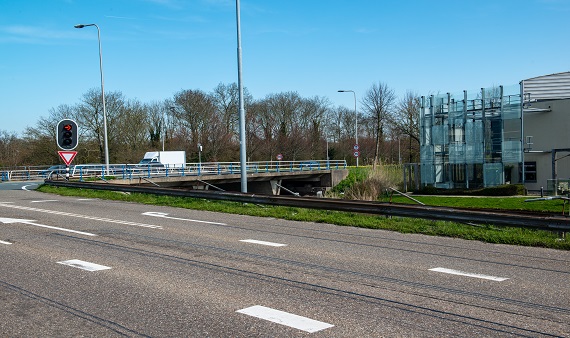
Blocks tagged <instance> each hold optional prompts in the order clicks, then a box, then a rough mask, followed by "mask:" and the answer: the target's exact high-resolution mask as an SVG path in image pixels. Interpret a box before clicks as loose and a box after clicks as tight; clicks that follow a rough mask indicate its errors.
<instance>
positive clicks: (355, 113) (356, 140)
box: [338, 90, 360, 167]
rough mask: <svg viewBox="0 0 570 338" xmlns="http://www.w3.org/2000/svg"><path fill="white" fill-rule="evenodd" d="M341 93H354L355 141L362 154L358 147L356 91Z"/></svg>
mask: <svg viewBox="0 0 570 338" xmlns="http://www.w3.org/2000/svg"><path fill="white" fill-rule="evenodd" d="M338 92H339V93H352V94H353V95H354V121H355V122H354V139H355V143H356V146H357V147H358V151H359V152H360V147H359V146H358V113H357V112H356V93H355V92H354V90H339V91H338ZM359 157H360V156H357V157H356V166H357V167H358V158H359Z"/></svg>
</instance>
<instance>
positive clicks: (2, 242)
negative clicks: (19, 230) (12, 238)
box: [0, 241, 12, 245]
mask: <svg viewBox="0 0 570 338" xmlns="http://www.w3.org/2000/svg"><path fill="white" fill-rule="evenodd" d="M0 244H6V245H10V244H12V243H10V242H5V241H0Z"/></svg>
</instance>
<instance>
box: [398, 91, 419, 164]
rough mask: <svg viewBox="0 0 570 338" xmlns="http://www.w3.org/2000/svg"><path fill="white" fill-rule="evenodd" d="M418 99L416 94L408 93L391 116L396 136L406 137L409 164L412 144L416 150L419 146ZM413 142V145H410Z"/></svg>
mask: <svg viewBox="0 0 570 338" xmlns="http://www.w3.org/2000/svg"><path fill="white" fill-rule="evenodd" d="M419 120H420V97H419V96H418V94H416V93H414V92H412V91H408V92H406V94H405V96H404V97H403V98H402V99H401V100H400V102H398V105H397V108H396V110H395V112H394V115H393V116H392V124H393V128H394V131H395V133H396V134H397V135H405V136H407V137H408V140H409V143H408V146H409V149H408V150H409V154H408V155H409V162H410V163H412V162H413V151H412V149H413V144H415V145H416V148H417V147H419V144H420V129H419ZM412 141H413V144H412Z"/></svg>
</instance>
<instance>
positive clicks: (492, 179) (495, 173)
mask: <svg viewBox="0 0 570 338" xmlns="http://www.w3.org/2000/svg"><path fill="white" fill-rule="evenodd" d="M483 180H484V184H485V186H486V187H494V186H497V185H501V184H504V181H503V164H502V163H485V164H483Z"/></svg>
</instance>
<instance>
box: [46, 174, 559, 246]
mask: <svg viewBox="0 0 570 338" xmlns="http://www.w3.org/2000/svg"><path fill="white" fill-rule="evenodd" d="M383 175H384V174H383ZM371 176H374V175H371V174H370V170H369V169H365V168H353V169H351V171H350V175H349V177H348V178H347V179H346V180H345V181H344V182H342V184H340V185H339V186H338V187H337V188H336V189H335V192H336V193H335V194H336V196H338V197H340V196H344V195H347V194H352V195H359V194H364V193H362V192H357V193H355V192H354V191H352V192H351V191H350V190H351V189H353V188H354V187H358V186H359V185H361V186H365V187H370V186H373V185H375V184H376V185H381V183H379V182H378V177H376V178H374V177H373V178H372V179H371V178H370V177H371ZM388 176H389V175H388ZM394 176H395V175H394ZM382 180H384V178H382V179H381V180H380V181H382ZM371 182H372V183H371ZM367 189H368V188H367ZM38 190H39V191H42V192H46V193H54V194H60V195H68V196H81V197H89V198H100V199H109V200H120V201H129V202H136V203H143V204H152V205H165V206H172V207H178V208H186V209H195V210H208V211H215V212H224V213H234V214H243V215H251V216H260V217H275V218H281V219H287V220H295V221H309V222H316V223H329V224H336V225H341V226H354V227H362V228H370V229H384V230H391V231H398V232H401V233H418V234H425V235H432V236H446V237H455V238H463V239H467V240H478V241H483V242H488V243H501V244H512V245H523V246H538V247H548V248H554V249H561V250H570V241H568V240H561V239H560V237H559V235H558V234H557V233H552V232H548V231H539V230H530V229H521V228H510V227H495V226H491V225H485V226H472V225H466V224H459V223H453V222H444V221H431V220H422V219H413V218H399V217H392V218H387V217H385V216H374V215H363V214H359V213H350V212H337V211H327V210H312V209H304V208H291V207H279V206H264V207H260V206H258V205H254V204H243V203H238V202H227V201H210V200H204V199H195V198H182V197H170V196H156V195H147V194H137V193H133V194H124V193H117V192H112V191H99V190H88V189H73V188H57V187H50V186H41V187H40V188H39V189H38ZM356 190H358V188H357V189H356ZM375 192H379V194H378V198H377V199H378V200H380V201H385V202H388V201H389V199H390V197H389V196H387V195H386V194H385V190H383V189H381V188H377V189H376V190H375ZM414 198H416V199H418V200H420V201H421V202H423V203H425V204H426V205H434V206H435V205H437V206H448V207H462V208H493V209H512V210H535V211H552V212H560V213H561V212H562V202H561V201H546V202H532V203H528V202H524V200H525V199H528V197H473V198H469V197H440V196H415V197H414ZM392 202H394V203H414V202H413V201H411V200H408V199H406V198H405V197H401V196H396V195H394V196H392Z"/></svg>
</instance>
